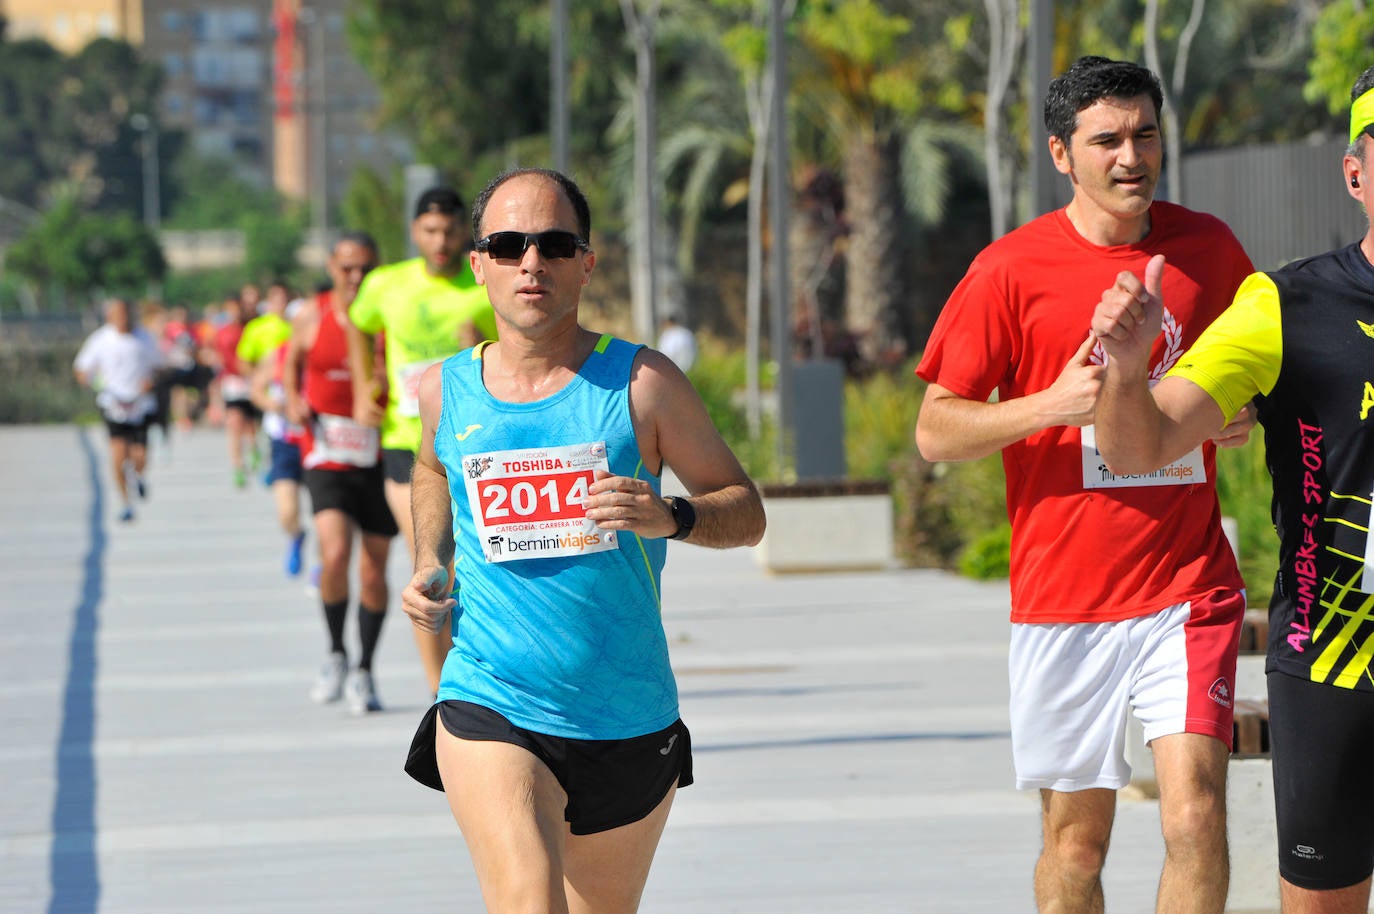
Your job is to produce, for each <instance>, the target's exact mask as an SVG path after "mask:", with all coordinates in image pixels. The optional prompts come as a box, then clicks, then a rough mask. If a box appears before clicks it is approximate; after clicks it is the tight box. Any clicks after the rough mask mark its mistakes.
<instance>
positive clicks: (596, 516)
mask: <svg viewBox="0 0 1374 914" xmlns="http://www.w3.org/2000/svg"><path fill="white" fill-rule="evenodd" d="M584 505H585V507H586V509H587V517H588V518H589V519H590V520H592V521H593V522H594V523H595V524H596V525H597V526H598V527H600V528H601V529H603V530H629V531H631V532H632V533H638V534H639V535H641V536H647V537H657V536H671V535H672V534H674V533H676V532H677V521H675V520H673V511H672V509H671V508H670V507H669V506H668V502H667V501H665V500H664V499H663V498H662V497H660V496H659V495H657V494H655V492H654V490H653V489H652V488H650V486H649V483H648V482H646V481H645V480H643V479H631V478H630V477H628V476H612V475H611V474H610V473H608V472H606V471H605V470H595V471H594V478H593V481H592V484H591V485H590V486H589V487H588V488H587V500H586V502H585V503H584Z"/></svg>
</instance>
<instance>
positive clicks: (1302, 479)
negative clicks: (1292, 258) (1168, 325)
mask: <svg viewBox="0 0 1374 914" xmlns="http://www.w3.org/2000/svg"><path fill="white" fill-rule="evenodd" d="M1351 98H1352V100H1353V102H1354V104H1353V106H1352V109H1351V116H1350V146H1349V148H1348V149H1347V151H1346V155H1345V158H1344V159H1343V161H1342V166H1341V167H1342V171H1343V174H1344V180H1345V183H1346V184H1347V185H1348V186H1349V192H1350V195H1351V196H1352V197H1354V198H1355V199H1356V200H1357V201H1359V202H1360V204H1361V205H1362V206H1363V207H1364V209H1365V213H1366V215H1367V216H1368V217H1369V220H1370V222H1369V229H1368V230H1367V231H1366V233H1365V236H1364V238H1363V239H1361V240H1360V241H1359V242H1357V243H1355V244H1351V245H1349V246H1347V247H1344V248H1340V249H1338V250H1335V251H1330V252H1328V253H1325V254H1320V255H1318V256H1316V257H1311V258H1308V259H1306V260H1302V261H1299V262H1297V263H1293V264H1290V265H1288V266H1286V267H1284V268H1283V269H1281V270H1278V271H1276V272H1273V273H1256V274H1254V275H1252V276H1251V277H1250V278H1249V279H1247V280H1246V281H1245V282H1244V283H1243V284H1242V285H1241V287H1240V289H1239V290H1238V291H1237V292H1236V297H1235V300H1234V302H1233V303H1232V304H1231V307H1230V308H1229V309H1227V311H1226V312H1225V313H1223V314H1222V316H1221V317H1219V318H1218V319H1217V320H1216V322H1215V323H1213V324H1212V326H1211V327H1209V328H1208V329H1207V330H1206V331H1205V332H1204V333H1203V335H1202V336H1201V337H1200V338H1199V339H1198V341H1197V343H1196V344H1195V345H1194V346H1193V347H1192V349H1190V350H1189V351H1188V352H1187V353H1185V354H1184V355H1183V357H1182V358H1181V359H1180V360H1179V362H1178V364H1177V366H1176V367H1175V368H1174V369H1173V371H1171V372H1170V373H1169V375H1168V376H1166V377H1165V378H1164V380H1163V381H1161V382H1160V383H1159V384H1158V385H1157V386H1155V387H1154V389H1153V395H1152V394H1151V390H1150V388H1149V387H1148V385H1147V381H1146V376H1145V369H1146V359H1147V357H1148V354H1149V350H1150V343H1151V341H1152V340H1153V338H1154V337H1155V336H1156V335H1157V334H1158V333H1159V330H1160V314H1161V308H1162V303H1161V301H1160V296H1159V285H1158V282H1159V274H1160V266H1161V265H1160V264H1157V263H1151V264H1150V266H1149V267H1148V268H1147V270H1146V273H1145V277H1144V281H1143V282H1141V280H1140V279H1138V278H1137V277H1135V276H1132V275H1131V274H1126V273H1123V274H1122V275H1121V276H1120V277H1119V278H1118V281H1117V285H1116V286H1115V287H1114V289H1113V290H1111V291H1110V292H1109V293H1108V294H1107V295H1105V296H1104V297H1103V302H1102V304H1101V305H1100V306H1099V307H1098V310H1097V313H1096V314H1095V315H1094V318H1093V330H1094V332H1095V333H1096V334H1097V335H1098V337H1099V338H1100V339H1101V340H1102V343H1103V345H1104V347H1105V348H1106V349H1107V351H1108V353H1109V354H1110V356H1111V358H1110V360H1109V362H1108V365H1107V373H1106V378H1105V381H1104V383H1103V387H1102V396H1101V399H1100V400H1099V401H1098V404H1097V430H1098V431H1097V441H1098V447H1099V448H1100V449H1101V451H1102V454H1103V456H1104V457H1105V458H1106V460H1107V463H1108V465H1109V466H1110V467H1111V469H1112V470H1113V472H1116V473H1141V472H1148V471H1150V470H1153V469H1155V468H1156V467H1158V466H1161V465H1163V464H1165V463H1167V462H1168V461H1170V460H1171V459H1173V458H1174V457H1175V456H1177V455H1178V454H1181V453H1184V452H1185V451H1187V450H1188V449H1189V448H1191V447H1193V446H1194V445H1196V444H1197V443H1198V442H1200V441H1202V440H1203V439H1204V438H1206V437H1208V436H1209V435H1211V434H1214V433H1215V430H1216V429H1218V428H1220V427H1221V426H1222V424H1224V422H1225V421H1226V420H1227V419H1228V418H1229V417H1230V416H1232V415H1233V414H1234V413H1235V412H1236V411H1237V410H1239V409H1240V408H1241V407H1242V406H1243V405H1244V404H1245V403H1246V402H1247V401H1249V400H1250V398H1251V397H1255V398H1256V401H1257V404H1258V406H1259V421H1260V423H1261V424H1262V425H1263V426H1264V433H1265V435H1264V436H1265V445H1266V448H1267V452H1268V461H1269V468H1270V472H1271V473H1272V475H1273V481H1274V501H1273V512H1274V523H1275V525H1276V527H1277V528H1278V533H1279V569H1278V576H1277V580H1276V586H1275V588H1274V596H1273V599H1272V601H1271V603H1270V609H1269V617H1270V618H1269V656H1268V661H1267V664H1266V669H1267V672H1268V682H1269V719H1270V728H1271V745H1272V749H1273V762H1274V794H1275V802H1276V808H1277V813H1278V832H1279V841H1278V844H1279V873H1280V875H1281V876H1282V880H1281V882H1280V892H1281V898H1282V903H1283V911H1284V912H1285V914H1312V912H1324V914H1354V912H1361V914H1363V912H1365V911H1366V910H1367V909H1368V905H1369V890H1370V875H1371V873H1374V778H1371V777H1370V774H1369V771H1368V764H1369V759H1370V758H1371V757H1374V665H1371V661H1372V660H1374V651H1371V645H1374V535H1371V528H1374V517H1371V507H1372V506H1371V493H1372V492H1374V67H1371V68H1369V69H1368V70H1366V71H1365V72H1364V73H1363V74H1362V75H1361V76H1360V78H1359V79H1358V80H1357V81H1356V82H1355V87H1354V89H1353V90H1352V91H1351Z"/></svg>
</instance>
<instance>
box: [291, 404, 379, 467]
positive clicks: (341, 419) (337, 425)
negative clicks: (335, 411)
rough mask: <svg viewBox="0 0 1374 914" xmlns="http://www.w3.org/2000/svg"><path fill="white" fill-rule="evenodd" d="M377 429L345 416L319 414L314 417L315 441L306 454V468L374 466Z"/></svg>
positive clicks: (375, 461) (375, 463) (375, 462)
mask: <svg viewBox="0 0 1374 914" xmlns="http://www.w3.org/2000/svg"><path fill="white" fill-rule="evenodd" d="M377 448H378V432H377V429H375V428H371V427H369V426H366V425H361V424H359V423H357V422H354V421H353V420H352V419H351V418H349V417H348V416H332V415H330V414H328V413H321V414H320V415H318V416H316V417H315V441H314V443H313V444H312V445H311V448H310V453H309V454H308V455H306V458H305V461H304V466H305V468H306V469H311V468H313V467H317V466H320V465H321V464H325V463H337V464H342V465H344V466H350V467H371V466H376V465H377Z"/></svg>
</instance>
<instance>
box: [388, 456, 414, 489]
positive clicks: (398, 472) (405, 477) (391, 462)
mask: <svg viewBox="0 0 1374 914" xmlns="http://www.w3.org/2000/svg"><path fill="white" fill-rule="evenodd" d="M382 468H383V469H384V470H385V471H386V478H387V479H389V480H391V481H392V482H399V483H401V484H403V485H407V486H408V485H410V471H411V470H413V469H415V452H414V451H407V450H405V449H404V448H389V447H387V448H382Z"/></svg>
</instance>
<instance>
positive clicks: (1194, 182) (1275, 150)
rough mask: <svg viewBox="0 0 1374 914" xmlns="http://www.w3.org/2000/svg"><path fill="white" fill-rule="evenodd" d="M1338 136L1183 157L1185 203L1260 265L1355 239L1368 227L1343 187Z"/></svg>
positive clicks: (1271, 264)
mask: <svg viewBox="0 0 1374 914" xmlns="http://www.w3.org/2000/svg"><path fill="white" fill-rule="evenodd" d="M1344 153H1345V144H1344V143H1341V142H1339V141H1331V140H1327V141H1323V142H1322V143H1319V144H1313V143H1286V144H1275V145H1269V146H1248V147H1243V148H1237V149H1224V150H1219V151H1217V152H1203V153H1194V154H1191V155H1188V156H1185V157H1184V162H1183V165H1184V174H1183V177H1184V193H1185V195H1186V197H1185V199H1184V201H1183V202H1184V204H1185V205H1186V206H1187V207H1188V208H1189V209H1195V210H1201V211H1203V212H1207V213H1212V214H1213V215H1215V216H1218V217H1219V218H1221V219H1223V220H1225V222H1226V223H1227V224H1228V225H1230V226H1231V231H1233V232H1235V233H1236V237H1237V238H1239V239H1240V242H1241V244H1243V245H1245V250H1246V253H1248V254H1249V255H1250V259H1251V260H1252V261H1254V264H1255V267H1256V268H1257V269H1261V270H1272V269H1275V268H1277V267H1280V266H1283V265H1284V264H1285V263H1288V262H1289V261H1292V260H1297V259H1299V258H1301V257H1308V256H1310V255H1312V254H1320V253H1321V252H1323V251H1329V250H1331V249H1332V248H1337V247H1343V246H1344V245H1347V244H1350V243H1351V242H1353V241H1357V240H1359V239H1360V237H1362V236H1363V235H1364V233H1365V230H1366V229H1367V228H1368V227H1369V223H1368V220H1367V219H1366V218H1365V215H1364V211H1363V210H1362V209H1361V208H1360V206H1359V204H1358V203H1356V202H1355V201H1354V200H1352V199H1351V198H1350V195H1349V194H1348V193H1347V192H1346V187H1345V178H1344V175H1343V174H1342V173H1341V157H1342V155H1344Z"/></svg>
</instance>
